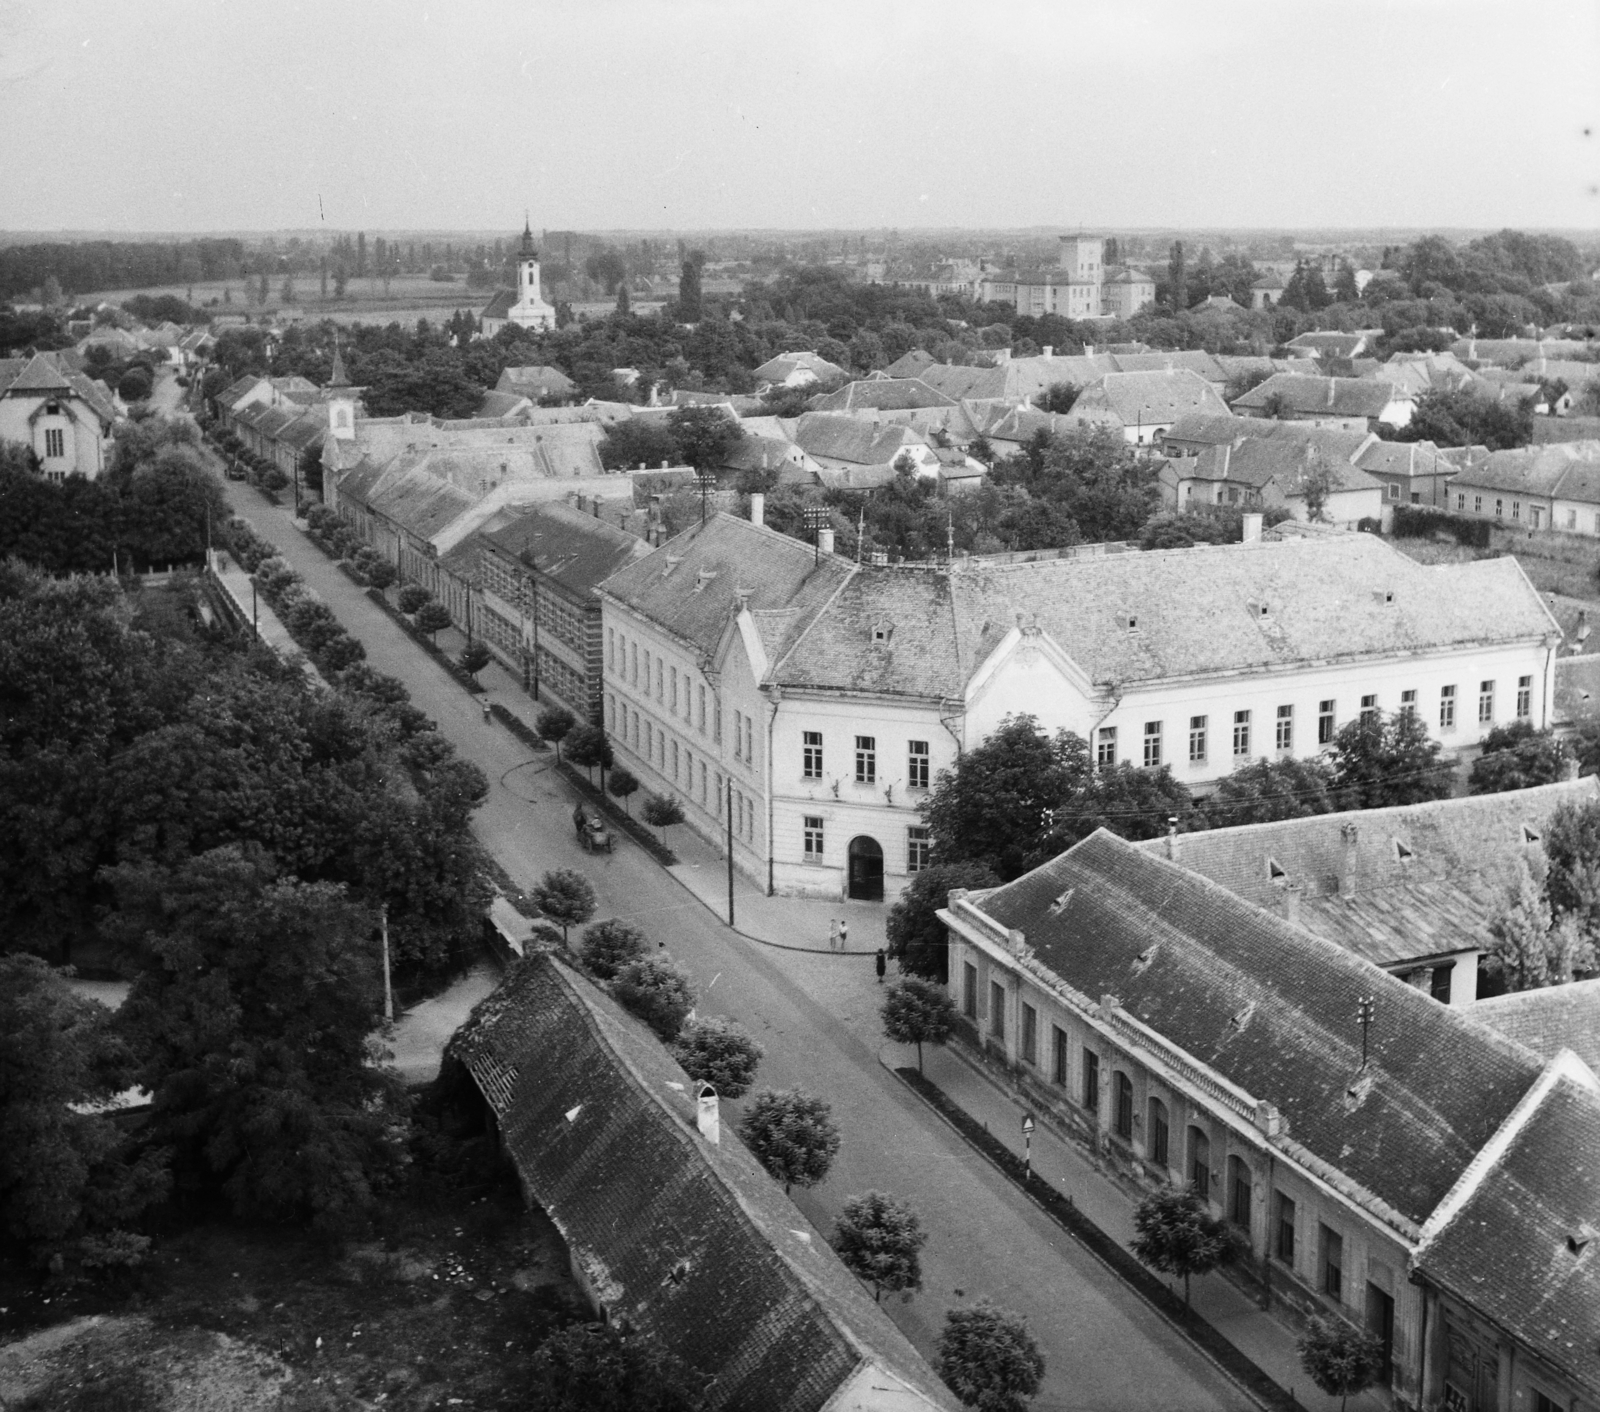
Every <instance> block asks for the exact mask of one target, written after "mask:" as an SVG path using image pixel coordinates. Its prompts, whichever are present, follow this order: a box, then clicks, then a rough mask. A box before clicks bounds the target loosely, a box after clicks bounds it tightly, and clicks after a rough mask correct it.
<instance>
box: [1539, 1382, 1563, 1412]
mask: <svg viewBox="0 0 1600 1412" xmlns="http://www.w3.org/2000/svg"><path fill="white" fill-rule="evenodd" d="M1566 1407H1567V1404H1566V1403H1564V1402H1557V1401H1556V1400H1555V1398H1553V1397H1547V1396H1545V1394H1544V1393H1542V1392H1540V1391H1539V1389H1538V1388H1534V1389H1533V1412H1566Z"/></svg>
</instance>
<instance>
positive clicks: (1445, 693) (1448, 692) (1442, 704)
mask: <svg viewBox="0 0 1600 1412" xmlns="http://www.w3.org/2000/svg"><path fill="white" fill-rule="evenodd" d="M1455 728H1456V689H1455V687H1453V686H1441V687H1440V688H1439V729H1440V730H1442V731H1453V730H1454V729H1455Z"/></svg>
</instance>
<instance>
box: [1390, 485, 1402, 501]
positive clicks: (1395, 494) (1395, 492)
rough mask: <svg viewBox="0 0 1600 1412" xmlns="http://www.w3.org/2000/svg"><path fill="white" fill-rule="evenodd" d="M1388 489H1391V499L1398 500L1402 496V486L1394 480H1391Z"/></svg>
mask: <svg viewBox="0 0 1600 1412" xmlns="http://www.w3.org/2000/svg"><path fill="white" fill-rule="evenodd" d="M1388 490H1389V499H1391V500H1398V499H1399V498H1400V487H1399V486H1398V485H1396V484H1395V483H1394V482H1393V481H1390V482H1389V486H1388Z"/></svg>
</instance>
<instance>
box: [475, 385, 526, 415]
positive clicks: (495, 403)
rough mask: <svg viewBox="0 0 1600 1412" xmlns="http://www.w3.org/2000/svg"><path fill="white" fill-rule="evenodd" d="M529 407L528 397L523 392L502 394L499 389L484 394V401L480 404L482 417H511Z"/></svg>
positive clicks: (479, 413)
mask: <svg viewBox="0 0 1600 1412" xmlns="http://www.w3.org/2000/svg"><path fill="white" fill-rule="evenodd" d="M527 405H528V397H527V394H526V393H522V392H501V391H499V390H498V389H496V390H494V391H492V392H486V393H484V394H483V401H482V402H480V403H479V404H478V416H480V417H496V418H498V417H509V416H511V415H512V414H513V413H516V412H520V411H521V410H522V409H523V408H524V407H526V406H527Z"/></svg>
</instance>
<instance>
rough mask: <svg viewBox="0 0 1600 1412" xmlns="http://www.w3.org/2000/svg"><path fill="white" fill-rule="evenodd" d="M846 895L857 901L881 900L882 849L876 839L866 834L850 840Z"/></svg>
mask: <svg viewBox="0 0 1600 1412" xmlns="http://www.w3.org/2000/svg"><path fill="white" fill-rule="evenodd" d="M848 895H849V896H850V897H852V898H854V899H855V900H856V901H858V902H882V901H883V849H882V848H880V847H879V846H878V840H877V839H875V838H868V837H867V836H866V834H858V835H857V836H856V837H855V838H853V839H851V840H850V886H849V893H848Z"/></svg>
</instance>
